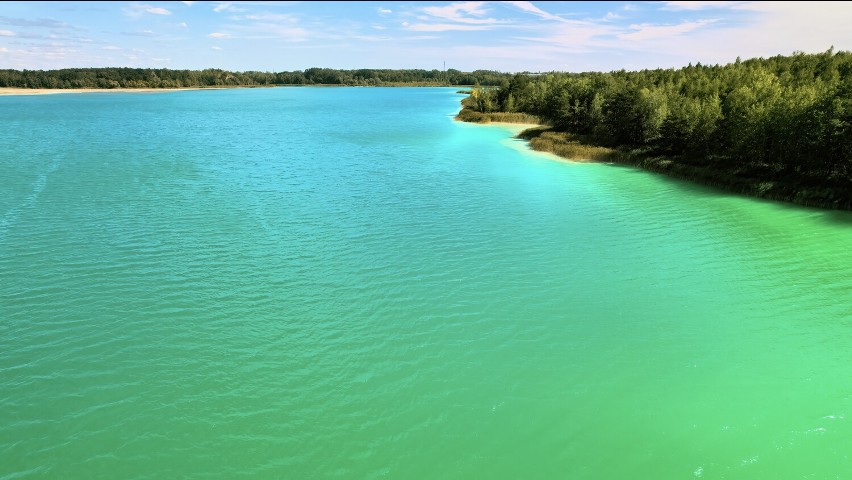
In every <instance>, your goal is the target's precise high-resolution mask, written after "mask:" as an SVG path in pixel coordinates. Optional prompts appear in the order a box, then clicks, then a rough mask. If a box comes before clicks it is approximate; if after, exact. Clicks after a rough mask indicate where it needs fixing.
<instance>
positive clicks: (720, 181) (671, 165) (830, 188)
mask: <svg viewBox="0 0 852 480" xmlns="http://www.w3.org/2000/svg"><path fill="white" fill-rule="evenodd" d="M465 110H467V108H465V107H463V108H462V110H461V111H460V112H459V114H458V115H457V116H456V117H455V120H457V121H460V122H465V123H473V124H478V125H495V126H501V127H504V128H506V127H509V128H508V129H509V130H510V131H511V132H512V133H513V134H514V138H516V139H521V140H525V141H526V144H527V147H528V148H529V149H530V150H532V151H535V152H540V153H549V154H551V155H553V156H554V157H555V159H557V160H561V161H568V162H572V163H611V164H618V165H625V166H630V167H634V168H639V169H642V170H645V171H649V172H654V173H660V174H663V175H665V176H667V177H672V178H677V179H680V180H685V181H688V182H692V183H696V184H700V185H705V186H709V187H712V188H716V189H718V190H719V191H724V192H731V193H734V194H738V195H742V196H745V197H752V198H761V199H766V200H772V201H776V202H783V203H792V204H796V205H801V206H805V207H811V208H820V209H823V210H840V211H850V210H852V194H850V192H849V191H847V190H846V189H845V188H843V187H841V186H838V185H825V184H815V183H814V182H813V179H803V180H800V181H795V182H790V181H784V180H779V179H772V178H761V177H756V176H749V177H740V176H736V175H728V174H725V173H724V172H720V171H718V170H715V169H713V167H712V166H697V165H691V164H688V163H681V162H679V161H677V159H674V158H669V157H664V156H660V155H652V154H649V153H648V152H644V151H640V150H625V149H623V148H617V149H615V148H607V147H601V146H597V145H591V144H585V143H583V142H582V141H580V140H579V139H577V138H576V137H575V136H573V135H571V134H569V133H566V132H555V131H552V130H551V127H549V126H547V125H541V124H530V123H526V122H511V121H508V122H507V121H496V122H492V121H490V120H489V119H488V118H483V117H478V118H476V119H474V118H475V117H474V118H472V117H470V116H463V115H462V112H464V111H465ZM480 115H481V114H480ZM477 120H479V121H477ZM483 120H484V121H483ZM512 125H525V126H529V127H530V128H527V129H519V128H514V129H513V128H511V127H510V126H512ZM516 130H518V132H517V133H515V131H516ZM578 152H583V153H586V154H585V155H584V154H583V153H578Z"/></svg>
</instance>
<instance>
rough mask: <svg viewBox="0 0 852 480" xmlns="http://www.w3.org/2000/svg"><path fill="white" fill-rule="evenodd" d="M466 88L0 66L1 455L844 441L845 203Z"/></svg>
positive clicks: (549, 474) (3, 464) (643, 465)
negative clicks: (706, 168)
mask: <svg viewBox="0 0 852 480" xmlns="http://www.w3.org/2000/svg"><path fill="white" fill-rule="evenodd" d="M460 98H461V96H460V95H458V94H456V93H454V90H452V89H440V88H388V89H384V88H275V89H246V90H224V91H186V92H168V93H153V94H132V93H129V94H125V93H91V94H63V95H49V96H31V97H2V98H0V124H2V125H3V128H2V129H0V187H2V188H0V416H2V421H0V478H2V479H11V478H87V479H88V478H93V477H108V478H163V477H166V478H176V477H177V478H192V477H205V478H209V477H210V476H213V477H220V478H233V477H238V476H239V477H251V478H380V477H384V478H424V479H427V478H429V479H431V478H459V479H468V478H507V479H508V478H542V479H550V478H572V479H582V478H588V479H622V478H659V479H669V478H671V479H683V478H697V477H700V478H731V479H766V478H791V479H792V478H821V479H827V478H845V477H846V476H848V475H849V473H850V472H852V461H850V458H849V450H848V446H849V445H852V427H850V421H852V418H850V415H852V374H850V370H849V366H850V365H852V335H850V333H852V332H851V330H852V325H850V323H851V322H850V320H852V294H850V292H852V276H850V275H849V272H850V271H852V254H850V246H852V217H850V215H849V214H848V213H843V212H826V211H820V210H813V209H805V208H799V207H794V206H789V205H784V204H776V203H770V202H766V201H758V200H754V199H748V198H741V197H736V196H732V195H730V194H727V193H723V192H719V191H715V190H711V189H707V188H704V187H700V186H694V185H690V184H687V183H683V182H679V181H675V180H671V179H668V178H665V177H661V176H657V175H654V174H650V173H646V172H642V171H639V170H635V169H631V168H624V167H618V166H611V165H601V164H576V163H569V162H559V161H553V160H551V159H549V158H548V157H546V156H543V155H539V154H535V153H531V152H528V151H526V150H525V148H524V146H523V144H522V143H520V142H519V141H517V140H512V139H511V138H510V133H509V132H508V131H507V130H506V129H503V128H499V127H483V126H477V125H469V124H460V123H457V122H453V121H452V115H454V114H455V113H456V112H457V111H458V108H459V104H458V102H459V100H460Z"/></svg>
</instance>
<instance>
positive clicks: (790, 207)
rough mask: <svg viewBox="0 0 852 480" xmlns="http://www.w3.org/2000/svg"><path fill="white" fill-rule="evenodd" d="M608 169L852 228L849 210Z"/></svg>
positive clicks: (626, 167)
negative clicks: (756, 195)
mask: <svg viewBox="0 0 852 480" xmlns="http://www.w3.org/2000/svg"><path fill="white" fill-rule="evenodd" d="M605 165H606V166H607V167H611V168H618V169H621V170H622V171H623V172H625V173H628V174H639V175H653V176H655V177H656V178H659V179H660V180H661V181H663V182H665V183H667V184H669V185H671V186H673V187H674V188H677V189H679V190H682V191H684V192H688V193H689V194H690V195H693V196H699V197H703V198H708V199H709V198H731V199H734V198H739V199H747V200H750V201H753V202H759V203H762V204H765V205H771V206H774V207H777V208H781V209H783V210H787V211H790V212H800V213H809V214H818V216H816V217H815V218H817V219H819V220H820V221H823V222H825V223H828V224H832V225H839V226H844V227H852V211H847V210H830V209H826V208H820V207H811V206H807V205H800V204H797V203H792V202H785V201H781V200H772V199H768V198H761V197H755V196H751V195H746V194H739V193H735V192H731V191H728V190H725V189H724V188H721V187H715V186H712V185H707V184H704V183H696V182H693V181H691V180H686V179H683V178H677V177H672V176H669V175H666V174H663V173H658V172H652V171H649V170H644V169H642V168H639V167H635V166H632V165H624V164H619V163H606V164H605Z"/></svg>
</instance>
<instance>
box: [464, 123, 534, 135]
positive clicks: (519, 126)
mask: <svg viewBox="0 0 852 480" xmlns="http://www.w3.org/2000/svg"><path fill="white" fill-rule="evenodd" d="M479 125H494V126H495V127H500V128H505V129H506V130H509V131H510V132H512V133H513V134H514V135H517V134H519V133H521V132H523V131H524V130H526V129H528V128H536V127H543V126H544V125H539V124H537V123H512V122H488V123H480V124H479Z"/></svg>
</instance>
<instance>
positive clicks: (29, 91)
mask: <svg viewBox="0 0 852 480" xmlns="http://www.w3.org/2000/svg"><path fill="white" fill-rule="evenodd" d="M234 88H267V87H265V86H261V87H257V86H253V85H245V86H242V85H240V86H227V87H179V88H120V87H119V88H19V87H0V95H54V94H60V93H110V92H114V93H157V92H184V91H194V90H230V89H234Z"/></svg>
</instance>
